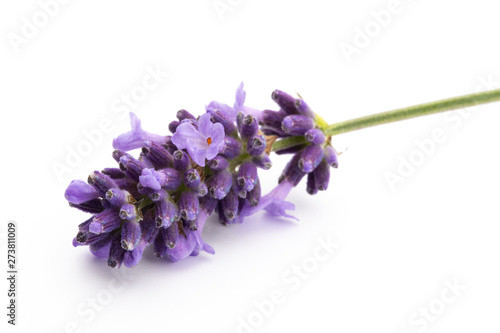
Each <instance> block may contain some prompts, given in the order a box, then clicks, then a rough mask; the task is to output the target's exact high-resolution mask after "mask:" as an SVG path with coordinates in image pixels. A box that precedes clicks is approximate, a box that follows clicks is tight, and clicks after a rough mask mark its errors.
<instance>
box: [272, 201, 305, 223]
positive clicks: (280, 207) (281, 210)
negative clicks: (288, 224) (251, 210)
mask: <svg viewBox="0 0 500 333" xmlns="http://www.w3.org/2000/svg"><path fill="white" fill-rule="evenodd" d="M264 209H265V210H266V211H267V212H268V213H270V214H271V215H273V216H283V217H288V218H291V219H294V220H297V221H298V220H299V219H298V218H296V217H295V216H293V215H290V214H287V212H286V211H287V210H295V205H294V204H293V203H291V202H289V201H274V202H272V203H271V204H269V205H268V206H267V207H266V208H264Z"/></svg>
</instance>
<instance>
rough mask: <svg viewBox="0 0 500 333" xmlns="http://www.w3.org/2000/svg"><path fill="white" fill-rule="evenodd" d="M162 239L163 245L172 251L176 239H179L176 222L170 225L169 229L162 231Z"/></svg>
mask: <svg viewBox="0 0 500 333" xmlns="http://www.w3.org/2000/svg"><path fill="white" fill-rule="evenodd" d="M162 232H163V237H164V240H165V245H166V246H167V248H169V249H173V248H174V247H175V245H176V244H177V237H179V225H178V223H177V221H176V222H174V223H172V224H171V225H170V227H168V228H166V229H163V230H162Z"/></svg>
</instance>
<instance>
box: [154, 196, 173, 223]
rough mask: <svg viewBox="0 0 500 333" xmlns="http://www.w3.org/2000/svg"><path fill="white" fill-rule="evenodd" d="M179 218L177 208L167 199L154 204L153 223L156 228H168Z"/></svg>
mask: <svg viewBox="0 0 500 333" xmlns="http://www.w3.org/2000/svg"><path fill="white" fill-rule="evenodd" d="M178 219H179V208H178V207H177V205H176V204H175V203H174V202H172V201H171V200H169V199H164V200H162V201H160V202H158V203H157V204H156V217H155V223H156V227H157V228H160V227H161V228H168V227H170V226H171V225H172V223H173V222H174V221H177V220H178Z"/></svg>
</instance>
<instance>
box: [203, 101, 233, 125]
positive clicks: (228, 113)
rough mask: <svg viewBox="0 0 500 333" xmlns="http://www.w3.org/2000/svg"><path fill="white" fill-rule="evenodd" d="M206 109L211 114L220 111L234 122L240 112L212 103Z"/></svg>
mask: <svg viewBox="0 0 500 333" xmlns="http://www.w3.org/2000/svg"><path fill="white" fill-rule="evenodd" d="M205 108H206V110H207V111H209V112H210V111H214V110H219V111H220V112H222V113H223V114H225V115H226V116H227V117H229V118H230V119H232V120H233V121H236V115H237V114H238V112H237V111H236V110H235V109H233V108H232V107H230V106H229V105H227V104H224V103H219V102H216V101H212V102H210V103H209V104H208V105H207V106H206V107H205Z"/></svg>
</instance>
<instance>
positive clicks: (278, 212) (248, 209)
mask: <svg viewBox="0 0 500 333" xmlns="http://www.w3.org/2000/svg"><path fill="white" fill-rule="evenodd" d="M293 187H294V185H293V183H292V182H290V181H289V180H284V181H282V182H281V183H280V184H278V185H277V186H276V187H275V188H274V189H272V190H271V192H269V193H268V194H266V195H265V196H263V197H262V198H261V199H260V202H259V204H258V205H257V206H254V207H252V205H250V204H248V203H247V204H245V205H244V206H243V209H242V210H241V212H240V218H241V219H243V218H244V217H245V216H250V215H253V214H255V213H257V212H259V211H261V210H265V211H267V212H268V213H269V214H271V215H273V216H281V217H287V218H291V219H295V220H298V219H297V218H296V217H295V216H293V215H290V214H288V213H287V212H286V211H287V210H292V211H293V210H295V205H294V204H293V203H291V202H289V201H285V198H286V197H287V196H288V194H289V193H290V191H291V190H292V188H293Z"/></svg>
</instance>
